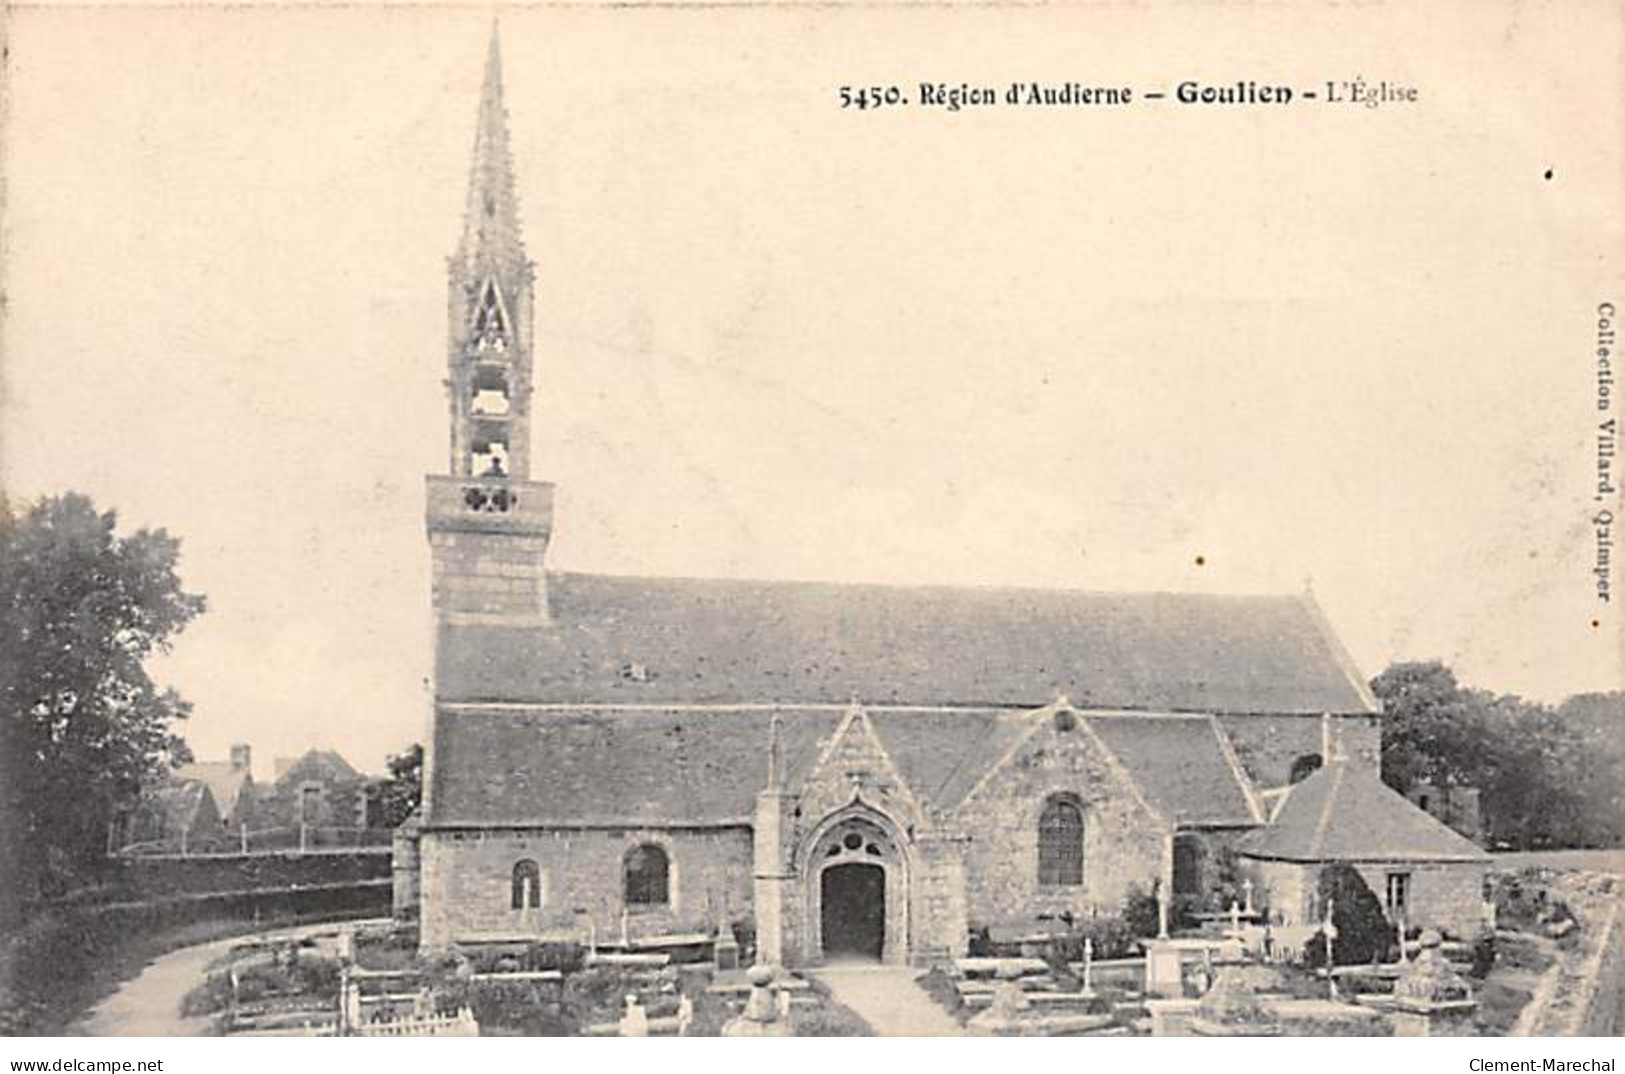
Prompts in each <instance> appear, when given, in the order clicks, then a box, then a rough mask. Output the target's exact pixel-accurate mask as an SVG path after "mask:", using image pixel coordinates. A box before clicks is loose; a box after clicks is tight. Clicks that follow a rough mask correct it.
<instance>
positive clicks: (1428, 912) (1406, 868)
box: [1241, 859, 1485, 940]
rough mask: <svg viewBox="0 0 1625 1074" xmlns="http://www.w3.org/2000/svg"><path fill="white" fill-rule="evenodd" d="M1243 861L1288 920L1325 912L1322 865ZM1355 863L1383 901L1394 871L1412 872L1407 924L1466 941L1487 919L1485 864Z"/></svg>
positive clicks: (1274, 907) (1312, 917) (1316, 916)
mask: <svg viewBox="0 0 1625 1074" xmlns="http://www.w3.org/2000/svg"><path fill="white" fill-rule="evenodd" d="M1241 865H1242V868H1243V871H1244V872H1245V873H1246V874H1247V875H1249V876H1251V877H1252V878H1253V881H1254V883H1255V884H1257V885H1258V890H1259V892H1260V893H1261V894H1260V895H1259V900H1260V901H1261V902H1264V903H1266V904H1267V905H1268V906H1269V907H1270V909H1272V910H1274V911H1276V912H1277V913H1279V914H1281V915H1282V916H1283V917H1284V918H1285V923H1286V924H1288V925H1295V924H1310V923H1312V922H1313V921H1316V920H1318V919H1319V916H1320V914H1321V913H1323V912H1324V911H1323V910H1322V908H1321V907H1320V906H1319V905H1317V903H1318V891H1319V875H1320V873H1319V867H1318V866H1315V865H1302V864H1298V863H1296V862H1278V861H1253V860H1249V859H1243V861H1242V862H1241ZM1354 868H1355V870H1356V871H1357V872H1358V873H1359V874H1360V879H1362V880H1364V881H1365V884H1366V887H1368V888H1370V889H1371V893H1372V894H1373V895H1374V896H1376V899H1377V901H1378V902H1379V903H1380V902H1382V901H1383V898H1384V896H1385V894H1386V892H1387V890H1388V874H1389V873H1409V874H1410V877H1411V887H1410V911H1409V914H1408V915H1407V921H1406V924H1407V925H1410V926H1414V927H1416V928H1423V929H1438V930H1439V931H1441V932H1443V933H1444V934H1445V935H1447V936H1450V937H1453V938H1456V939H1461V940H1470V939H1472V938H1473V936H1475V935H1476V934H1477V933H1478V930H1479V927H1480V925H1481V924H1482V921H1483V901H1484V900H1483V890H1484V872H1485V866H1483V865H1479V864H1477V863H1474V862H1438V863H1422V864H1410V863H1392V862H1361V863H1356V864H1355V866H1354Z"/></svg>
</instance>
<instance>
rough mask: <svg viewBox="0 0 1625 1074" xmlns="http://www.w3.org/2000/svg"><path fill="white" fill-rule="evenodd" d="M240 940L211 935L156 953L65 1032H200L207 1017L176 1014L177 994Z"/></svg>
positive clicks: (142, 1034)
mask: <svg viewBox="0 0 1625 1074" xmlns="http://www.w3.org/2000/svg"><path fill="white" fill-rule="evenodd" d="M241 942H242V940H241V938H235V939H230V940H216V941H215V942H213V943H206V944H200V945H198V946H197V947H183V948H181V949H180V950H179V951H171V952H170V953H169V954H167V955H162V956H160V957H159V958H157V959H155V960H154V961H153V962H152V963H151V964H150V965H148V966H147V968H146V969H144V970H142V971H141V973H140V974H139V975H138V976H137V977H135V979H134V980H130V981H126V982H125V983H124V984H122V985H120V986H119V988H118V991H116V992H114V993H113V994H112V995H110V996H108V997H107V998H106V999H104V1000H102V1001H101V1002H100V1003H98V1004H97V1005H96V1006H94V1007H92V1008H91V1010H90V1013H89V1014H87V1015H85V1017H83V1018H81V1019H80V1020H79V1021H77V1022H75V1023H74V1024H73V1025H72V1026H70V1027H69V1028H68V1032H69V1033H70V1034H73V1035H75V1036H84V1037H201V1036H204V1035H205V1034H207V1033H208V1031H209V1022H210V1019H209V1018H208V1017H206V1016H205V1017H202V1018H183V1017H181V1000H182V999H184V998H185V997H186V993H188V992H190V991H191V990H192V989H193V988H194V987H195V986H196V985H197V983H198V982H199V981H201V980H203V976H204V971H205V970H206V969H207V968H208V965H209V963H211V962H213V961H214V960H215V959H216V958H218V957H220V956H221V955H223V954H225V953H226V952H227V951H229V950H231V947H232V945H233V944H236V943H241Z"/></svg>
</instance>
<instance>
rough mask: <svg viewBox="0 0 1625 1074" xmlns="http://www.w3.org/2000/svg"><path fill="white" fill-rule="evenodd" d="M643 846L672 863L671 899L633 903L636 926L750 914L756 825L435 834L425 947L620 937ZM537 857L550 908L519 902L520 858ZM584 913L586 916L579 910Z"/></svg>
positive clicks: (427, 874) (671, 926)
mask: <svg viewBox="0 0 1625 1074" xmlns="http://www.w3.org/2000/svg"><path fill="white" fill-rule="evenodd" d="M643 843H653V844H655V845H657V846H659V847H661V848H662V849H664V850H665V852H666V855H667V857H668V859H669V861H670V865H671V870H670V874H669V889H670V901H669V903H668V905H667V906H665V907H660V908H654V907H633V908H630V912H629V913H628V915H627V928H628V932H629V933H630V934H631V935H633V936H647V935H655V934H658V933H665V932H672V931H688V930H690V929H700V928H705V929H708V930H714V929H715V928H717V927H718V926H719V925H720V924H721V923H722V922H723V921H724V919H726V920H729V921H732V920H737V919H738V918H741V917H744V916H746V915H747V914H749V913H750V908H751V835H750V829H749V828H743V827H741V828H725V829H715V830H682V831H666V830H638V829H591V830H579V829H575V830H539V831H538V830H511V829H510V830H499V831H491V832H425V833H423V838H422V843H421V849H420V856H421V861H422V870H423V871H422V910H421V914H422V918H421V920H422V930H423V937H422V943H423V947H424V948H425V949H428V950H439V949H443V948H445V947H448V946H450V945H451V944H454V943H479V942H493V941H497V940H516V939H525V938H534V937H541V936H549V935H550V936H554V937H562V936H568V937H571V938H585V935H586V932H587V923H588V921H589V920H590V921H591V922H592V923H593V925H594V926H595V927H596V929H597V932H598V935H600V936H604V937H610V936H619V935H620V930H621V915H622V910H623V909H627V907H625V904H624V902H623V900H622V887H621V870H622V862H623V859H624V858H625V856H626V853H627V852H628V851H629V850H631V849H632V848H633V847H636V846H638V845H640V844H643ZM524 858H529V859H532V860H534V861H535V862H536V863H537V865H538V866H539V867H540V871H541V907H540V909H536V910H515V909H513V908H512V880H513V867H514V863H515V862H518V861H520V860H521V859H524ZM578 910H580V911H584V913H577V911H578Z"/></svg>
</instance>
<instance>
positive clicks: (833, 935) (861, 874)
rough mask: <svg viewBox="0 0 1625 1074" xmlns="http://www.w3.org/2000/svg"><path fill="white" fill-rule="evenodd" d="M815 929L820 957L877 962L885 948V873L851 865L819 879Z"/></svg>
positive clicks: (838, 867)
mask: <svg viewBox="0 0 1625 1074" xmlns="http://www.w3.org/2000/svg"><path fill="white" fill-rule="evenodd" d="M818 898H819V907H820V909H819V917H820V920H819V926H820V928H821V930H822V932H823V936H824V957H825V958H841V957H843V956H853V955H856V956H859V957H862V958H872V959H874V960H875V961H877V962H878V961H879V960H880V957H881V955H882V954H883V953H884V952H885V948H886V870H884V869H882V868H881V867H880V866H879V865H871V864H869V863H868V862H863V861H851V862H846V863H845V864H842V865H832V866H830V867H829V868H827V869H825V870H824V871H823V873H822V874H820V876H819V881H818Z"/></svg>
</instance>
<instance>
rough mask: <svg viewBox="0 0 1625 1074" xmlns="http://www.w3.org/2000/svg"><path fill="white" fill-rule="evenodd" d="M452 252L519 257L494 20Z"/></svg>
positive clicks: (481, 256)
mask: <svg viewBox="0 0 1625 1074" xmlns="http://www.w3.org/2000/svg"><path fill="white" fill-rule="evenodd" d="M457 255H458V257H459V259H462V260H465V261H466V260H484V259H486V258H495V259H498V260H500V261H503V262H506V263H509V264H513V263H522V262H523V261H524V260H525V248H524V244H523V242H522V240H521V239H520V235H519V200H518V197H517V195H516V194H515V191H514V178H513V153H512V151H511V150H510V149H509V146H508V109H507V107H506V106H505V105H504V104H503V103H502V45H501V41H500V38H499V33H498V27H497V23H496V21H495V20H493V21H492V23H491V43H490V46H489V48H488V50H487V52H486V56H485V84H484V86H483V87H482V88H481V90H480V109H479V116H478V119H477V120H476V122H475V128H474V158H473V163H472V164H471V166H470V167H469V177H468V209H467V213H466V215H465V216H464V218H463V241H462V243H461V244H460V245H459V246H458V250H457Z"/></svg>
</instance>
